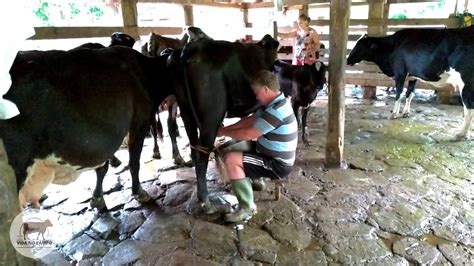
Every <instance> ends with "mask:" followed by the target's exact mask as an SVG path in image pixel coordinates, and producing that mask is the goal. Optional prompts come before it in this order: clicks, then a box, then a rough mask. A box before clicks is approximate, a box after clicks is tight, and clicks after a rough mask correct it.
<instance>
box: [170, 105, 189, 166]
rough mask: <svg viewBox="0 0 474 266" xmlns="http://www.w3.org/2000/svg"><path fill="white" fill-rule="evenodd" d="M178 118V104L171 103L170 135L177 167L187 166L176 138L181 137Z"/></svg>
mask: <svg viewBox="0 0 474 266" xmlns="http://www.w3.org/2000/svg"><path fill="white" fill-rule="evenodd" d="M177 116H178V104H177V102H176V100H174V101H170V103H169V104H168V133H169V135H170V138H171V146H172V148H173V159H174V164H176V165H185V164H186V162H185V161H184V159H183V157H181V154H180V153H179V148H178V143H177V141H176V137H177V136H179V130H178V124H177V123H176V118H177Z"/></svg>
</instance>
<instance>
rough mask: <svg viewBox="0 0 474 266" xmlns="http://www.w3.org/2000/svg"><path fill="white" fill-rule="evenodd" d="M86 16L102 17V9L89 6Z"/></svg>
mask: <svg viewBox="0 0 474 266" xmlns="http://www.w3.org/2000/svg"><path fill="white" fill-rule="evenodd" d="M88 14H92V15H95V16H96V17H102V16H103V15H104V11H102V9H100V8H99V7H97V6H91V7H90V8H89V12H88Z"/></svg>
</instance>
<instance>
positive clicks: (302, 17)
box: [298, 14, 311, 23]
mask: <svg viewBox="0 0 474 266" xmlns="http://www.w3.org/2000/svg"><path fill="white" fill-rule="evenodd" d="M298 19H302V20H304V21H306V22H308V23H309V22H311V18H310V17H308V16H307V15H305V14H301V15H300V16H299V17H298Z"/></svg>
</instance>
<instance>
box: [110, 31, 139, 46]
mask: <svg viewBox="0 0 474 266" xmlns="http://www.w3.org/2000/svg"><path fill="white" fill-rule="evenodd" d="M134 44H135V39H134V38H133V37H132V36H130V35H128V34H125V33H122V32H114V33H112V35H110V45H109V46H115V45H122V46H126V47H130V48H133V45H134Z"/></svg>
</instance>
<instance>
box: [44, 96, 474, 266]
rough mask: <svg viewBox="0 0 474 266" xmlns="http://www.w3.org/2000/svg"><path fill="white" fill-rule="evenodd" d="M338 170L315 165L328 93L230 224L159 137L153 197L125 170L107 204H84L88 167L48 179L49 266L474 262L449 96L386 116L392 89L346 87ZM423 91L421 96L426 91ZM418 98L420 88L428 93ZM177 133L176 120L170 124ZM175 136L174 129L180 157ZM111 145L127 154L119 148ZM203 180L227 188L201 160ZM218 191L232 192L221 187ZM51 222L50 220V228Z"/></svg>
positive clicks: (472, 191)
mask: <svg viewBox="0 0 474 266" xmlns="http://www.w3.org/2000/svg"><path fill="white" fill-rule="evenodd" d="M347 96H348V97H347V103H346V124H345V125H346V129H345V151H344V158H345V159H346V161H347V163H348V166H349V168H348V169H347V170H339V169H326V168H325V167H324V165H323V162H324V149H325V138H326V123H327V121H326V120H327V98H325V97H324V96H323V97H321V98H320V99H318V100H317V101H316V102H315V103H314V104H313V105H314V106H313V108H312V111H311V113H310V115H309V132H310V141H311V144H312V145H311V147H309V148H307V147H305V146H304V145H302V144H301V143H300V145H299V146H298V150H297V159H296V166H295V169H294V171H293V172H292V173H291V178H290V182H289V183H288V184H286V185H285V187H284V194H283V197H282V198H281V199H280V200H279V201H275V200H274V195H273V193H274V191H273V186H272V185H269V186H268V187H267V189H266V190H264V191H262V192H255V195H256V199H257V206H258V211H259V212H258V214H257V215H256V216H254V218H253V219H252V220H251V221H250V222H248V223H247V224H244V225H243V228H240V229H239V230H237V227H238V226H236V225H235V224H228V223H225V222H224V221H223V219H222V215H219V214H217V215H205V214H203V213H201V212H200V209H199V206H198V204H197V199H196V180H195V175H194V169H193V168H179V169H174V168H173V162H172V160H171V155H170V154H171V152H170V150H169V148H168V149H167V148H166V147H168V146H170V145H169V139H165V140H164V143H161V144H160V147H161V148H162V154H163V156H164V157H165V158H164V159H162V160H151V159H150V158H151V148H152V146H151V140H149V139H147V140H146V147H145V150H144V152H143V154H142V163H143V164H142V168H141V173H140V175H141V182H142V185H143V186H144V188H145V189H146V190H147V191H148V192H149V193H150V195H151V196H152V197H153V200H154V201H153V203H152V204H148V205H145V206H141V205H140V204H138V203H137V202H136V201H135V200H133V199H132V198H131V196H130V195H131V192H130V186H131V182H130V174H129V172H128V171H123V166H122V167H119V168H112V169H110V170H109V172H108V176H107V177H106V179H105V182H104V183H105V185H104V190H105V191H107V195H106V196H105V201H106V204H107V206H108V208H109V209H110V212H109V213H107V214H105V215H98V214H97V213H96V212H94V211H93V210H91V209H90V208H89V200H90V197H91V193H92V189H93V186H94V184H95V174H94V173H93V172H90V173H85V174H83V175H81V177H80V178H79V179H78V180H77V181H76V182H75V183H73V184H70V185H67V186H59V185H51V186H50V187H49V188H48V190H47V195H48V198H47V199H46V200H45V201H44V202H43V203H42V207H43V208H44V209H48V210H50V211H51V212H52V213H54V214H55V215H56V218H57V219H56V225H57V226H56V225H55V230H54V231H53V232H52V234H53V235H54V240H55V242H56V243H57V249H56V250H55V251H53V252H52V253H51V254H50V255H48V256H46V257H44V258H43V259H42V260H41V262H42V263H43V264H54V265H67V264H71V263H72V264H78V265H99V264H104V265H118V264H135V265H328V264H329V265H335V264H367V265H421V264H422V265H431V264H436V265H450V264H454V265H472V264H473V263H474V210H473V206H474V142H473V141H471V140H467V141H462V142H451V141H450V140H451V138H452V137H453V136H454V134H455V133H456V132H457V130H458V128H459V127H460V126H461V123H462V108H461V107H460V106H450V105H436V104H434V103H431V102H430V101H427V100H426V99H427V97H418V98H417V101H415V102H414V103H413V104H412V107H413V108H412V109H413V112H412V113H413V114H412V116H411V117H410V118H404V119H397V120H388V117H389V114H390V111H389V110H390V108H391V106H393V97H389V96H387V95H385V94H384V93H383V92H382V93H381V94H380V95H379V100H378V101H374V102H371V103H364V102H362V101H360V100H358V99H356V98H354V97H351V96H353V95H352V94H350V93H348V95H347ZM428 96H429V95H428ZM428 98H429V97H428ZM180 131H181V133H182V134H183V135H184V134H185V133H184V129H183V128H182V127H181V128H180ZM186 144H187V139H186V137H181V138H180V139H179V146H180V148H181V149H182V150H181V152H182V154H183V155H185V156H187V157H186V158H187V159H189V155H188V151H189V147H188V146H187V145H186ZM117 155H118V156H119V157H120V158H121V159H123V161H124V164H123V165H126V162H127V160H128V159H127V152H126V151H125V150H120V151H118V152H117ZM208 186H209V188H210V191H211V192H212V193H214V194H217V195H219V194H220V195H224V196H225V194H228V193H229V189H228V187H226V186H225V185H224V184H223V183H222V182H221V181H220V180H219V178H218V175H217V174H216V171H215V168H214V163H213V162H211V163H210V166H209V175H208ZM227 198H228V199H229V202H233V201H235V198H233V197H229V196H227ZM56 228H60V229H56Z"/></svg>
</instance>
